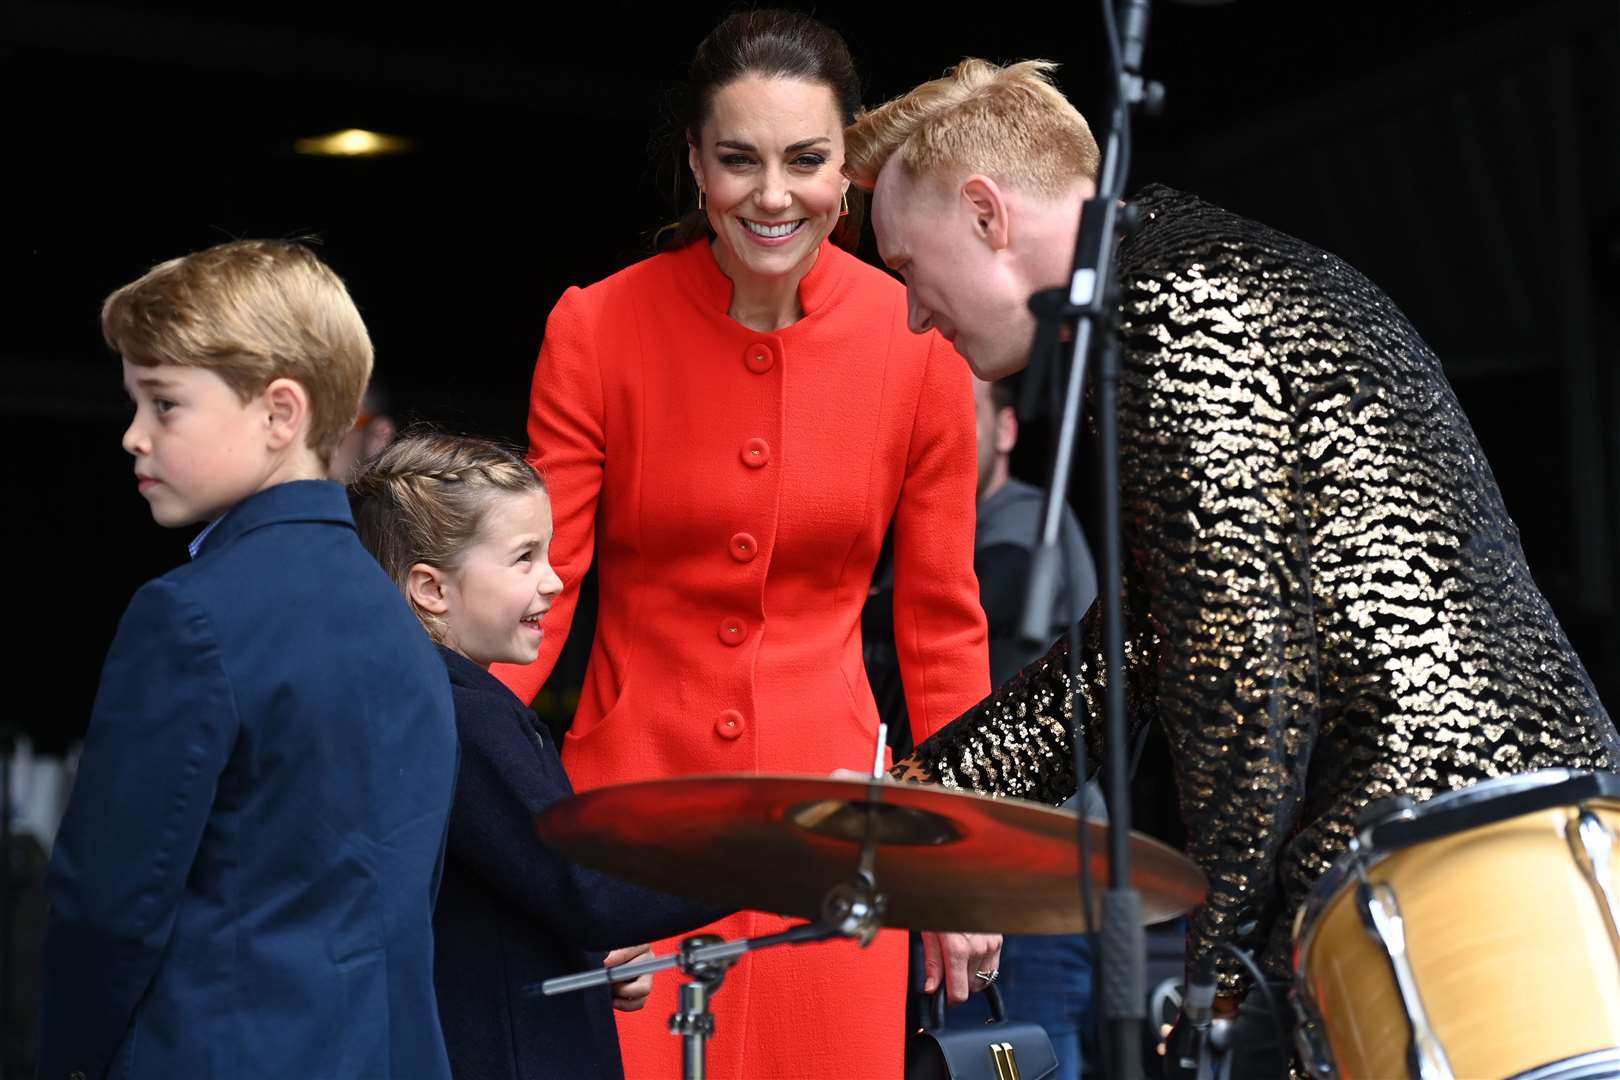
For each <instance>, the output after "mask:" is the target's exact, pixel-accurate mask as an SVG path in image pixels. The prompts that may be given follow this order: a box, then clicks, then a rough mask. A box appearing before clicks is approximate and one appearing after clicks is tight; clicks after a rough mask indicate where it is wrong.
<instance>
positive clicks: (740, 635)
mask: <svg viewBox="0 0 1620 1080" xmlns="http://www.w3.org/2000/svg"><path fill="white" fill-rule="evenodd" d="M719 634H720V640H721V641H723V642H725V643H726V644H727V645H741V644H742V643H743V642H745V641H747V640H748V624H747V623H745V622H743V621H742V620H741V619H739V618H737V617H736V616H735V615H728V616H727V617H726V618H724V619H721V620H720V630H719Z"/></svg>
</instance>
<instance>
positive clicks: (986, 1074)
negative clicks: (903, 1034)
mask: <svg viewBox="0 0 1620 1080" xmlns="http://www.w3.org/2000/svg"><path fill="white" fill-rule="evenodd" d="M984 996H985V999H986V1000H987V1001H988V1002H989V1004H990V1016H991V1019H990V1021H989V1022H988V1023H985V1024H981V1025H977V1026H974V1027H970V1028H952V1029H950V1030H946V1028H945V989H944V987H943V986H941V987H940V989H939V990H937V991H935V992H934V995H933V997H931V998H929V1000H928V1009H927V1013H928V1015H927V1016H926V1017H925V1018H924V1020H923V1024H922V1027H920V1028H918V1029H917V1030H916V1031H914V1032H912V1035H911V1038H910V1039H908V1040H907V1041H906V1080H1049V1078H1050V1077H1053V1076H1056V1075H1057V1067H1058V1063H1057V1054H1056V1053H1055V1052H1053V1050H1052V1040H1051V1039H1050V1038H1048V1037H1047V1034H1046V1029H1045V1028H1043V1027H1041V1025H1039V1024H1022V1023H1017V1024H1010V1023H1008V1022H1007V1010H1006V1007H1005V1006H1004V1005H1002V1003H1001V991H1000V990H999V989H997V987H996V984H995V983H991V984H990V985H989V986H987V987H985V989H984Z"/></svg>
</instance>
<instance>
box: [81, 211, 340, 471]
mask: <svg viewBox="0 0 1620 1080" xmlns="http://www.w3.org/2000/svg"><path fill="white" fill-rule="evenodd" d="M101 333H102V336H103V337H104V338H106V340H107V344H108V345H109V346H110V347H111V348H112V349H113V350H114V351H116V352H118V353H119V354H121V355H122V356H123V357H124V359H125V360H128V361H129V362H130V363H132V364H137V365H140V366H142V367H156V366H158V365H160V364H175V365H178V366H181V367H200V368H207V369H208V370H210V371H213V372H215V373H216V374H218V375H219V377H220V378H222V379H224V380H225V382H226V384H227V385H228V386H230V387H231V389H233V390H235V391H236V393H237V396H238V397H240V398H241V399H242V400H243V401H244V402H245V401H249V400H251V399H252V398H253V396H254V395H255V394H258V393H259V392H261V391H262V390H263V389H264V388H265V387H266V386H268V385H270V383H271V382H272V381H274V380H276V379H281V378H287V379H293V380H296V381H297V382H298V383H299V384H300V385H302V386H303V388H304V392H305V393H306V394H308V395H309V412H310V419H309V433H308V436H307V441H308V443H309V447H310V449H311V450H313V451H315V453H316V454H318V455H319V456H320V459H321V461H322V463H327V462H330V461H331V459H332V451H333V450H335V449H336V448H337V444H338V442H339V441H341V440H342V438H343V436H344V435H345V434H346V433H347V432H348V431H349V429H350V427H352V426H353V425H354V418H355V415H356V414H357V413H358V412H359V411H360V397H361V395H362V394H364V393H365V389H366V383H367V382H368V381H369V380H370V378H371V361H372V350H371V337H370V335H368V334H367V333H366V324H365V323H364V322H363V321H362V320H361V318H360V312H359V311H358V310H357V309H356V308H355V306H354V301H353V299H351V298H350V296H349V290H348V289H346V288H344V286H343V281H342V280H341V279H340V278H339V277H338V276H337V275H336V274H334V273H333V272H332V271H331V269H330V268H329V267H328V266H327V265H326V264H325V263H323V262H321V260H320V259H318V258H316V257H315V253H314V252H312V251H311V250H310V249H309V248H307V247H305V246H304V245H303V244H299V243H294V242H292V241H287V240H233V241H231V242H230V243H226V244H219V245H217V246H215V247H211V248H209V249H207V250H206V251H199V252H196V253H194V254H191V255H185V256H182V257H181V258H178V259H170V260H169V261H168V262H165V263H160V264H159V265H157V266H154V267H153V268H152V269H151V270H148V271H147V272H146V273H145V274H143V275H141V277H140V278H138V279H137V280H135V281H132V282H130V283H129V284H128V285H125V286H124V287H123V288H121V289H118V290H117V291H115V292H114V293H113V294H112V295H111V296H109V297H107V299H106V302H105V303H103V304H102V306H101Z"/></svg>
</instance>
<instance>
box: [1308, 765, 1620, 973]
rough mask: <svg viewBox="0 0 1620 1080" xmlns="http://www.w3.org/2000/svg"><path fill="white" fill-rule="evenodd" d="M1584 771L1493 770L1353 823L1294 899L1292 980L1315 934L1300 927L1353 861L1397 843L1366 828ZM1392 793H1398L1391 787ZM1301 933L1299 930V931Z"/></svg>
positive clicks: (1313, 919)
mask: <svg viewBox="0 0 1620 1080" xmlns="http://www.w3.org/2000/svg"><path fill="white" fill-rule="evenodd" d="M1587 775H1590V770H1582V769H1565V768H1554V769H1534V770H1532V771H1530V772H1524V773H1512V774H1510V775H1508V776H1493V777H1491V778H1490V779H1488V780H1481V781H1479V782H1478V783H1475V784H1469V785H1468V786H1467V787H1460V788H1453V789H1452V790H1450V791H1442V792H1441V793H1440V794H1438V795H1436V796H1434V797H1433V798H1430V799H1426V800H1425V801H1423V802H1421V803H1419V804H1418V805H1416V806H1412V807H1408V808H1406V809H1405V810H1400V811H1396V812H1395V813H1393V814H1391V815H1389V816H1388V817H1385V818H1380V819H1379V820H1378V821H1375V822H1373V823H1372V824H1370V825H1368V826H1366V827H1364V828H1361V829H1358V830H1357V831H1356V834H1355V835H1354V836H1352V837H1351V838H1350V844H1349V846H1348V847H1347V848H1345V850H1344V851H1343V852H1342V853H1341V854H1340V855H1339V857H1338V858H1336V859H1334V860H1333V862H1332V863H1331V864H1330V865H1329V866H1328V868H1327V869H1326V870H1325V871H1323V873H1322V876H1321V877H1319V878H1317V879H1316V882H1315V883H1314V884H1313V885H1312V886H1311V887H1310V890H1309V891H1308V892H1306V894H1305V902H1304V903H1302V904H1300V906H1299V911H1298V912H1296V913H1295V915H1294V976H1295V978H1296V980H1297V979H1298V978H1299V977H1300V976H1301V975H1303V974H1304V971H1305V957H1306V954H1307V952H1308V951H1309V949H1310V943H1311V940H1313V939H1314V938H1315V934H1311V933H1306V932H1305V931H1306V928H1307V927H1308V926H1314V925H1315V924H1316V923H1317V922H1318V921H1319V917H1320V916H1321V915H1322V914H1323V912H1324V911H1325V910H1326V909H1327V906H1328V904H1329V903H1330V902H1331V901H1332V900H1334V899H1336V898H1337V897H1338V895H1339V891H1340V890H1341V889H1342V888H1343V887H1344V885H1345V884H1346V882H1347V881H1348V880H1349V879H1350V877H1351V876H1352V874H1353V872H1354V870H1355V866H1356V864H1357V863H1358V862H1359V863H1360V864H1361V867H1362V872H1363V873H1365V872H1366V871H1368V870H1371V869H1372V868H1373V867H1375V866H1377V865H1378V864H1379V863H1381V862H1383V861H1384V860H1385V859H1387V858H1389V856H1391V855H1393V854H1394V853H1395V852H1396V851H1400V850H1403V849H1401V848H1382V849H1381V848H1377V847H1374V846H1373V844H1372V843H1371V839H1370V837H1371V835H1372V831H1373V830H1374V829H1375V828H1377V827H1378V826H1380V825H1384V824H1387V823H1389V822H1391V821H1394V820H1397V819H1399V820H1403V821H1418V820H1420V819H1422V818H1423V817H1425V816H1426V815H1428V814H1430V813H1433V812H1435V811H1438V810H1444V809H1447V808H1448V807H1454V806H1466V805H1468V804H1469V803H1472V802H1486V801H1488V800H1490V799H1493V798H1501V797H1502V796H1505V795H1516V794H1518V793H1519V792H1521V791H1532V790H1535V789H1536V788H1541V787H1547V786H1549V785H1552V784H1559V783H1563V782H1564V781H1566V780H1573V779H1576V778H1577V777H1581V776H1587ZM1395 794H1402V793H1401V792H1396V793H1395ZM1302 934H1303V936H1302Z"/></svg>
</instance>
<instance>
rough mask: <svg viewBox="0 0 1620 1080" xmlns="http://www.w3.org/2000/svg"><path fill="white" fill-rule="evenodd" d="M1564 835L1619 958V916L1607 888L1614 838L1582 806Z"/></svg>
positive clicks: (1610, 892) (1610, 874)
mask: <svg viewBox="0 0 1620 1080" xmlns="http://www.w3.org/2000/svg"><path fill="white" fill-rule="evenodd" d="M1566 832H1567V835H1568V837H1569V848H1570V851H1572V852H1574V854H1575V863H1576V865H1578V866H1579V867H1580V868H1581V873H1582V874H1584V875H1585V876H1586V882H1587V884H1588V885H1590V886H1591V887H1592V893H1593V896H1594V897H1595V898H1596V900H1597V902H1598V906H1599V907H1600V908H1601V909H1602V911H1603V921H1604V923H1605V924H1606V925H1607V926H1608V928H1609V941H1610V943H1611V944H1612V945H1613V946H1614V948H1615V953H1616V955H1617V956H1620V913H1617V912H1616V910H1615V903H1614V890H1613V888H1611V886H1610V882H1612V881H1613V880H1614V875H1613V873H1611V871H1610V863H1611V860H1612V856H1613V852H1614V836H1613V835H1612V834H1611V833H1610V832H1609V830H1608V827H1607V826H1605V825H1604V824H1603V819H1602V818H1600V817H1598V816H1597V815H1596V814H1594V813H1593V812H1592V810H1591V808H1590V807H1587V806H1582V807H1581V812H1580V813H1579V814H1577V815H1575V816H1574V817H1573V818H1570V821H1569V827H1568V829H1567V831H1566Z"/></svg>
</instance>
